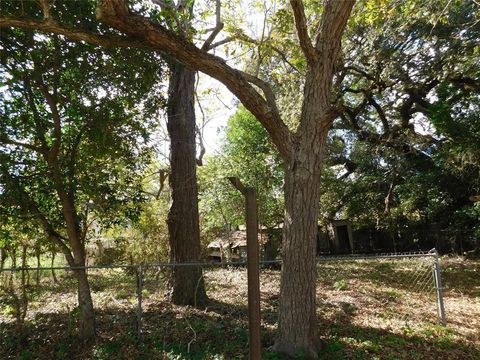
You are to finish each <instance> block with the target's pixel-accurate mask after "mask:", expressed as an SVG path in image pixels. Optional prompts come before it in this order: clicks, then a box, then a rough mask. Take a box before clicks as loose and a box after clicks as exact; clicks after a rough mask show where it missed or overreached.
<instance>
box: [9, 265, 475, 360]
mask: <svg viewBox="0 0 480 360" xmlns="http://www.w3.org/2000/svg"><path fill="white" fill-rule="evenodd" d="M441 266H442V278H443V285H444V293H445V295H444V298H445V308H446V317H447V325H446V326H442V325H440V324H439V321H438V316H437V298H436V290H435V289H434V286H433V278H432V271H431V259H424V260H422V259H412V260H391V259H385V260H356V261H322V262H320V263H319V266H318V282H317V285H318V286H317V294H318V297H317V304H318V306H317V314H318V319H319V322H318V323H319V328H318V333H319V336H320V339H321V343H322V352H321V354H320V358H321V359H389V360H393V359H472V360H473V359H480V261H467V260H464V259H463V258H460V257H451V258H447V257H445V258H442V260H441ZM56 275H57V277H58V278H59V282H58V283H55V282H53V280H52V277H51V275H50V273H49V272H45V273H42V274H41V281H40V285H39V286H37V285H36V284H35V274H30V285H29V286H28V287H27V298H28V312H27V315H26V318H25V322H24V324H23V325H22V326H21V327H19V326H18V324H16V321H15V303H14V302H13V301H12V296H11V293H9V292H8V291H3V293H0V335H1V337H0V359H72V360H73V359H245V358H247V357H248V319H247V306H246V303H247V282H246V269H244V268H229V269H228V268H227V269H223V268H218V269H206V270H205V278H206V286H207V292H208V296H209V299H210V301H209V304H208V306H207V307H206V308H204V309H194V308H191V307H180V306H174V305H171V304H169V303H168V302H166V301H165V278H166V274H165V273H158V272H153V271H152V272H149V273H146V274H145V282H144V287H143V292H142V295H143V306H142V339H141V341H139V340H138V339H137V332H136V309H137V308H136V307H137V296H136V282H135V277H134V275H133V274H129V273H128V272H125V271H124V270H120V269H116V270H107V269H102V270H91V271H90V272H89V277H90V279H91V288H92V293H93V298H94V303H95V308H96V316H97V328H98V331H97V337H96V339H95V341H94V342H92V343H88V344H83V343H80V342H79V340H78V339H77V338H76V334H75V331H76V322H77V320H78V310H77V308H76V296H75V291H74V290H75V282H74V280H73V279H72V277H71V276H69V275H68V274H67V273H60V272H57V274H56ZM8 276H9V274H5V273H4V274H3V275H2V278H1V279H0V280H1V281H2V283H3V284H4V285H5V284H7V283H8ZM18 278H19V275H17V278H16V284H17V286H16V289H15V290H16V294H17V295H18V294H20V293H19V289H18V280H19V279H18ZM279 282H280V272H279V271H278V270H276V269H269V268H265V269H262V271H261V293H262V299H261V306H262V337H263V338H262V344H263V347H264V352H263V357H264V358H265V359H280V357H278V355H276V354H274V353H271V352H269V350H268V349H269V346H271V345H272V344H273V341H274V336H275V331H276V327H277V324H276V319H277V310H278V294H279ZM4 290H5V289H4ZM297 358H299V359H301V358H302V356H301V354H299V355H298V357H297Z"/></svg>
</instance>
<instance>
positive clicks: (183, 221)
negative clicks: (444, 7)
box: [167, 62, 206, 306]
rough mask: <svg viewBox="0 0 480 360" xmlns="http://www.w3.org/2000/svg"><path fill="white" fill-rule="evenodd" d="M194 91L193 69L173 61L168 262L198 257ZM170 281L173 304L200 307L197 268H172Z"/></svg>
mask: <svg viewBox="0 0 480 360" xmlns="http://www.w3.org/2000/svg"><path fill="white" fill-rule="evenodd" d="M194 91H195V72H194V71H193V70H190V69H188V68H186V67H184V66H183V65H181V64H179V63H176V62H175V63H173V64H172V65H171V66H170V80H169V91H168V107H167V112H168V122H167V129H168V133H169V136H170V167H171V173H170V176H169V183H170V189H171V196H172V202H171V206H170V211H169V214H168V220H167V223H168V232H169V242H170V261H171V262H179V263H188V262H198V260H199V258H200V227H199V215H198V187H197V172H196V171H197V170H196V141H195V139H196V122H195V121H196V119H195V103H194ZM170 283H171V290H170V294H169V296H170V300H171V301H172V302H173V303H174V304H179V305H193V306H200V305H202V304H204V303H205V301H206V292H205V286H204V281H203V276H202V269H201V268H200V267H198V266H179V267H175V268H173V269H172V273H171V279H170Z"/></svg>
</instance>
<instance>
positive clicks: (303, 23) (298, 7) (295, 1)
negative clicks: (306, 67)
mask: <svg viewBox="0 0 480 360" xmlns="http://www.w3.org/2000/svg"><path fill="white" fill-rule="evenodd" d="M290 5H291V6H292V10H293V17H294V19H295V27H296V29H297V35H298V41H299V42H300V47H301V48H302V51H303V54H304V55H305V57H306V59H307V61H308V62H309V63H315V62H317V60H318V54H317V51H316V50H315V47H314V46H313V44H312V40H311V39H310V35H308V28H307V19H306V17H305V9H304V7H303V3H302V1H301V0H290Z"/></svg>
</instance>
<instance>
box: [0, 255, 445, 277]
mask: <svg viewBox="0 0 480 360" xmlns="http://www.w3.org/2000/svg"><path fill="white" fill-rule="evenodd" d="M436 256H438V253H437V251H436V249H432V250H430V251H415V252H404V253H382V254H362V255H356V254H352V255H342V256H319V257H317V262H329V261H356V260H375V259H402V258H415V257H436ZM281 263H282V260H268V261H265V260H264V261H260V264H261V265H273V264H281ZM245 265H247V261H235V262H224V263H220V262H185V263H156V264H128V265H85V266H52V267H13V268H12V267H10V268H4V269H0V273H1V272H17V271H42V270H82V269H84V270H88V269H92V270H94V269H148V268H165V269H167V268H174V267H181V266H199V267H205V268H215V267H223V266H245Z"/></svg>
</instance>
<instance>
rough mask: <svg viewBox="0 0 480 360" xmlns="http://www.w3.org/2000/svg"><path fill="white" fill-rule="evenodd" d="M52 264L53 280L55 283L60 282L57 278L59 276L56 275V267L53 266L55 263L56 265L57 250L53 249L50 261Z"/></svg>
mask: <svg viewBox="0 0 480 360" xmlns="http://www.w3.org/2000/svg"><path fill="white" fill-rule="evenodd" d="M50 264H51V266H50V267H51V268H52V278H53V282H54V283H55V284H58V279H57V276H56V275H55V269H54V268H53V267H54V265H55V251H52V262H51V263H50Z"/></svg>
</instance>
